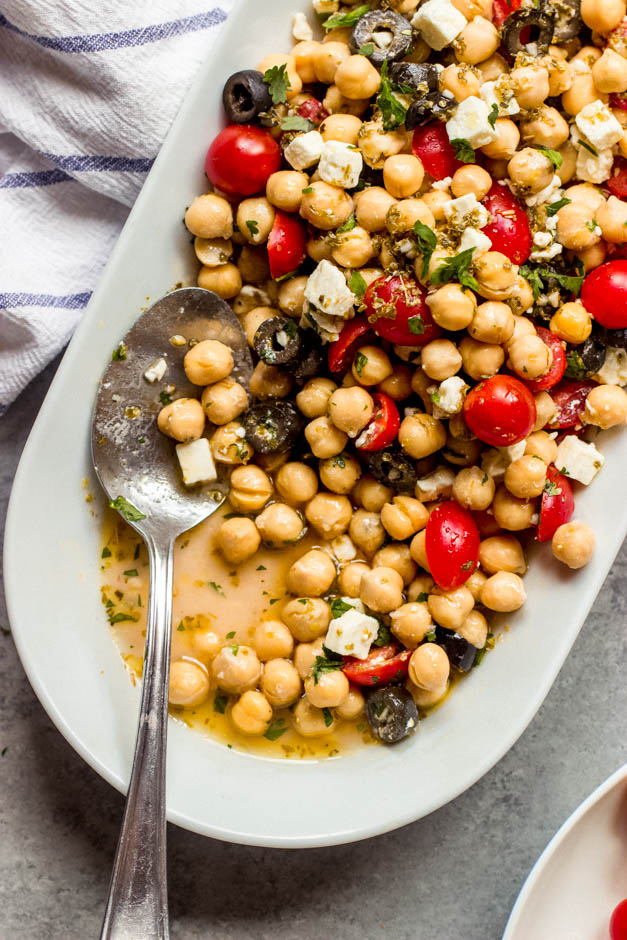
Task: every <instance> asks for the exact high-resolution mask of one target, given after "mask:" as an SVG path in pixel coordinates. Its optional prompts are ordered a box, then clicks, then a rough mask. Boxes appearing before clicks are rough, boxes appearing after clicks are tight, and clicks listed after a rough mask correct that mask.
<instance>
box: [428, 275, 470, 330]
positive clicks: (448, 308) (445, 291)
mask: <svg viewBox="0 0 627 940" xmlns="http://www.w3.org/2000/svg"><path fill="white" fill-rule="evenodd" d="M426 303H427V305H428V307H429V310H430V311H431V316H432V317H433V319H434V320H435V322H436V323H437V324H438V326H441V327H442V329H444V330H464V329H465V328H466V327H467V326H468V325H469V323H471V321H472V318H473V316H474V314H475V310H476V308H477V304H476V301H475V298H474V294H472V293H471V291H469V290H464V288H463V287H461V286H460V285H459V284H445V285H444V286H443V287H440V288H438V290H436V291H434V292H433V293H432V294H428V295H427V297H426Z"/></svg>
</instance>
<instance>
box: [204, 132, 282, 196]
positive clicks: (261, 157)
mask: <svg viewBox="0 0 627 940" xmlns="http://www.w3.org/2000/svg"><path fill="white" fill-rule="evenodd" d="M280 166H281V148H280V147H279V145H278V144H277V142H276V140H275V139H274V137H272V136H271V135H270V134H269V133H268V131H264V130H263V129H262V128H261V127H252V126H251V125H249V124H230V125H229V126H228V127H225V128H224V130H223V131H220V133H219V134H218V136H217V137H216V138H215V139H214V141H213V143H212V144H211V146H210V147H209V150H208V151H207V157H206V159H205V170H206V173H207V176H208V177H209V179H210V180H211V182H212V183H213V185H214V186H217V187H218V189H221V190H222V191H223V192H225V193H229V194H230V195H232V196H252V195H253V193H258V192H260V191H261V190H262V189H265V185H266V183H267V181H268V177H269V176H271V175H272V174H273V173H276V171H277V170H278V169H279V168H280Z"/></svg>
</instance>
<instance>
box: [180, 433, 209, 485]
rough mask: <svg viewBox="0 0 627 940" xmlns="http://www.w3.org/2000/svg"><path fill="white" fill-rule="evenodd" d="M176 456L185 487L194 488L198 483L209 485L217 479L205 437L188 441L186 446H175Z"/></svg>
mask: <svg viewBox="0 0 627 940" xmlns="http://www.w3.org/2000/svg"><path fill="white" fill-rule="evenodd" d="M176 456H177V457H178V461H179V465H180V467H181V470H182V472H183V483H184V484H185V486H196V484H198V483H209V482H210V481H211V480H217V479H218V474H217V473H216V465H215V463H214V462H213V455H212V453H211V447H210V446H209V441H208V440H207V438H206V437H201V438H199V439H198V440H197V441H189V443H187V444H177V445H176Z"/></svg>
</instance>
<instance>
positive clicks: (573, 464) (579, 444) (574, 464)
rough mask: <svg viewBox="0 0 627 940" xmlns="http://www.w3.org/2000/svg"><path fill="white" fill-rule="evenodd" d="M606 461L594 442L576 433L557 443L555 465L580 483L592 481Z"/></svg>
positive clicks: (561, 471)
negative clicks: (581, 438)
mask: <svg viewBox="0 0 627 940" xmlns="http://www.w3.org/2000/svg"><path fill="white" fill-rule="evenodd" d="M604 463H605V457H604V456H603V454H602V453H601V452H600V451H598V450H597V449H596V447H595V446H594V444H588V443H587V442H586V441H582V440H580V439H579V438H578V437H577V435H576V434H568V435H567V436H566V437H565V438H564V440H563V441H562V442H561V444H558V445H557V457H556V458H555V466H556V467H557V469H558V470H559V472H560V473H565V474H566V475H567V476H568V477H570V479H571V480H578V481H579V482H580V483H585V484H586V485H588V483H592V481H593V480H594V478H595V476H596V475H597V473H598V472H599V470H600V469H601V467H602V466H603V464H604Z"/></svg>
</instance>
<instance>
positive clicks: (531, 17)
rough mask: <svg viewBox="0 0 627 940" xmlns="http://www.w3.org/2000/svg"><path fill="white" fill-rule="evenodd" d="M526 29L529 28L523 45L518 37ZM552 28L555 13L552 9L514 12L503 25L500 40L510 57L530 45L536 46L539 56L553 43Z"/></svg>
mask: <svg viewBox="0 0 627 940" xmlns="http://www.w3.org/2000/svg"><path fill="white" fill-rule="evenodd" d="M527 27H530V31H529V39H527V41H526V42H524V43H523V42H521V39H520V35H521V33H522V31H523V30H524V29H526V28H527ZM554 28H555V12H554V10H553V9H552V8H548V7H545V8H544V9H543V10H516V11H515V12H514V13H510V15H509V16H508V17H507V19H506V20H505V22H504V23H503V26H502V27H501V38H502V40H503V44H504V46H505V48H506V49H507V51H508V52H509V54H510V55H512V56H515V55H517V54H518V53H519V52H526V51H527V47H528V46H529V45H530V44H531V43H534V44H535V46H536V55H538V56H541V55H544V54H545V52H548V50H549V46H550V45H551V42H552V41H553V30H554Z"/></svg>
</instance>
